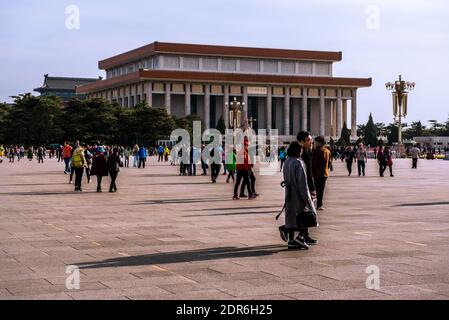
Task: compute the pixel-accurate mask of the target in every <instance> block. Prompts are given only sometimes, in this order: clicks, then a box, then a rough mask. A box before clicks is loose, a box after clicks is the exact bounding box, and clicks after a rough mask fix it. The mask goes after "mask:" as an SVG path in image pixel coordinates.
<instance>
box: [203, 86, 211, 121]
mask: <svg viewBox="0 0 449 320" xmlns="http://www.w3.org/2000/svg"><path fill="white" fill-rule="evenodd" d="M204 126H205V127H206V128H205V129H209V128H210V85H208V84H206V85H205V90H204Z"/></svg>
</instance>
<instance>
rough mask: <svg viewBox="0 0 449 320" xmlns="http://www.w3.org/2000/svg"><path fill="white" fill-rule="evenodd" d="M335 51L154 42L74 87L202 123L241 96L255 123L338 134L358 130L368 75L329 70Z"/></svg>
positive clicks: (211, 122) (288, 131)
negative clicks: (96, 78)
mask: <svg viewBox="0 0 449 320" xmlns="http://www.w3.org/2000/svg"><path fill="white" fill-rule="evenodd" d="M341 59H342V53H341V52H324V51H302V50H284V49H261V48H246V47H229V46H212V45H194V44H176V43H162V42H154V43H152V44H150V45H147V46H144V47H141V48H138V49H135V50H132V51H129V52H126V53H123V54H120V55H117V56H114V57H112V58H109V59H106V60H103V61H100V62H99V68H100V69H102V70H105V71H106V75H107V77H106V79H105V80H101V81H96V82H94V83H89V84H86V85H82V86H80V87H77V94H85V95H87V97H88V98H102V99H107V100H109V101H112V102H116V103H118V104H119V105H121V106H123V107H124V108H129V107H133V106H135V105H136V104H139V103H141V102H146V103H147V104H148V105H149V106H150V107H160V108H165V109H166V110H167V112H168V113H169V114H171V115H174V116H177V117H184V116H187V115H189V114H197V115H199V116H200V117H201V118H202V119H203V121H204V123H205V126H206V127H207V128H214V127H215V126H216V125H217V122H218V120H219V118H220V117H223V119H224V121H225V124H226V125H227V126H229V110H228V109H227V108H226V103H227V102H231V101H232V100H234V98H237V99H238V100H239V101H241V102H245V107H244V110H243V114H244V115H245V116H246V117H247V119H250V118H252V119H254V120H255V122H253V128H254V129H256V130H257V129H278V130H279V134H280V135H285V136H287V137H288V136H292V135H294V134H296V133H297V132H298V131H300V130H308V131H311V132H312V134H313V135H322V136H326V137H334V138H337V137H338V136H339V135H340V133H341V129H342V126H343V123H344V122H346V124H347V126H348V128H350V129H351V133H352V136H354V137H355V136H356V135H357V90H358V89H359V88H363V87H369V86H371V83H372V81H371V78H364V79H361V78H340V77H334V76H333V63H334V62H337V61H341Z"/></svg>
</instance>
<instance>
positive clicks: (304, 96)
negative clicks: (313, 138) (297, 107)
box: [301, 88, 307, 131]
mask: <svg viewBox="0 0 449 320" xmlns="http://www.w3.org/2000/svg"><path fill="white" fill-rule="evenodd" d="M301 131H307V88H303V90H302V129H301Z"/></svg>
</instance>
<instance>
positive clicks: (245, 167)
mask: <svg viewBox="0 0 449 320" xmlns="http://www.w3.org/2000/svg"><path fill="white" fill-rule="evenodd" d="M248 145H249V141H248V138H247V137H245V140H244V148H243V163H241V160H240V159H239V157H238V156H237V165H236V169H237V182H236V183H235V186H234V198H233V200H240V198H239V196H238V194H237V192H238V190H239V186H240V183H241V182H242V179H243V181H244V185H246V186H247V188H248V199H249V200H253V199H255V198H256V197H255V196H254V194H253V192H252V188H251V184H250V181H249V173H250V170H251V165H250V164H249V155H248ZM239 160H240V161H239ZM239 162H240V163H239ZM241 192H242V193H243V190H242V191H241Z"/></svg>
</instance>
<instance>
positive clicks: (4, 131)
mask: <svg viewBox="0 0 449 320" xmlns="http://www.w3.org/2000/svg"><path fill="white" fill-rule="evenodd" d="M14 99H15V104H14V105H5V104H0V144H5V145H10V144H13V145H24V146H31V145H33V146H37V145H49V144H53V143H54V144H60V143H62V142H64V141H76V140H80V141H81V142H85V143H93V142H96V141H101V143H104V144H121V145H133V144H135V143H138V144H143V145H154V144H155V143H157V141H158V140H165V139H167V138H169V136H170V133H171V132H172V131H173V130H174V129H176V128H182V129H186V130H187V131H189V132H190V133H191V132H192V126H193V125H192V124H193V121H201V120H200V118H199V117H198V116H196V115H189V116H188V117H184V118H177V117H174V116H170V115H168V114H167V112H166V110H165V109H164V108H149V106H148V105H147V104H146V103H141V104H139V105H137V106H135V107H134V108H122V107H120V106H119V105H118V104H116V103H111V102H109V101H106V100H101V99H93V100H71V101H69V102H67V103H66V104H63V103H62V101H61V100H60V99H59V98H57V97H35V96H32V95H31V94H23V95H20V96H16V97H14ZM202 125H203V124H202ZM203 128H204V125H203Z"/></svg>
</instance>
